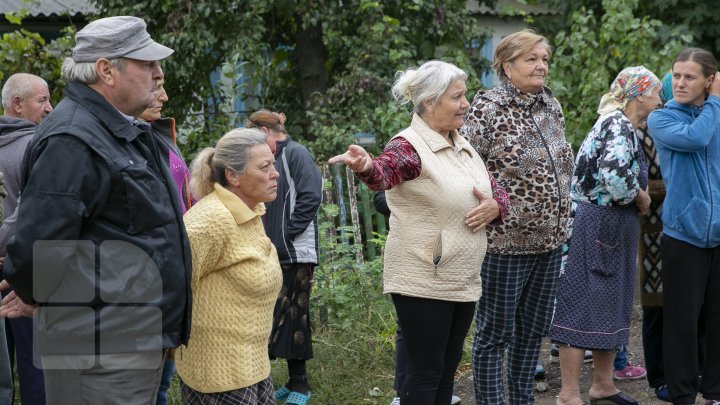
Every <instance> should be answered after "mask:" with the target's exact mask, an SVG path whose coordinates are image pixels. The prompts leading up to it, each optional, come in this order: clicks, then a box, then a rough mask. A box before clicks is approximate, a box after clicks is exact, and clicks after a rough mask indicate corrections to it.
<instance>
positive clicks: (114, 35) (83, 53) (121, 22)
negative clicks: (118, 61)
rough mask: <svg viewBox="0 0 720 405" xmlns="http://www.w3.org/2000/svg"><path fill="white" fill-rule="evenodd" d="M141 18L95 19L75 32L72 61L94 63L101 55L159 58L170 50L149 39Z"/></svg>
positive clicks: (168, 53) (164, 56) (139, 58)
mask: <svg viewBox="0 0 720 405" xmlns="http://www.w3.org/2000/svg"><path fill="white" fill-rule="evenodd" d="M146 28H147V25H146V24H145V21H143V19H142V18H138V17H131V16H118V17H108V18H101V19H99V20H95V21H93V22H91V23H90V24H88V25H86V26H85V28H83V29H81V30H80V31H78V32H77V34H75V48H73V55H72V58H73V60H74V61H75V62H95V61H96V60H98V59H100V58H107V59H115V58H120V57H124V58H130V59H137V60H161V59H165V58H167V57H168V56H170V55H171V54H172V53H173V52H175V51H173V50H172V49H170V48H168V47H166V46H165V45H161V44H158V43H157V42H155V41H153V40H152V38H150V34H148V32H147V29H146Z"/></svg>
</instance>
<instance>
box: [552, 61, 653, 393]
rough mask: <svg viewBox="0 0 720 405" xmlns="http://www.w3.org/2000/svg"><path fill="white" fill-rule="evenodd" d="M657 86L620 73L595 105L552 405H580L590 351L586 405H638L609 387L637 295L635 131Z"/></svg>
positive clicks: (557, 329) (561, 301) (556, 326)
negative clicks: (558, 388) (583, 372)
mask: <svg viewBox="0 0 720 405" xmlns="http://www.w3.org/2000/svg"><path fill="white" fill-rule="evenodd" d="M661 87H662V85H661V83H660V80H658V78H657V77H656V76H655V75H654V74H653V73H652V72H650V71H649V70H647V69H646V68H644V67H642V66H637V67H630V68H626V69H623V71H621V72H620V73H619V74H618V76H617V77H616V78H615V80H614V81H613V83H612V85H611V87H610V91H609V92H608V93H606V94H605V95H604V96H603V97H602V99H601V100H600V106H599V108H598V114H600V118H599V119H598V120H597V122H596V123H595V125H594V126H593V128H592V129H591V130H590V133H589V134H588V135H587V137H586V138H585V141H584V142H583V144H582V145H581V146H580V150H579V151H578V156H577V159H576V162H575V173H574V175H573V178H572V184H571V194H572V198H573V204H574V215H575V219H574V224H573V234H572V238H571V240H570V242H569V246H570V249H569V252H568V259H567V263H566V265H565V272H564V274H563V276H562V277H561V281H560V289H559V291H558V296H557V308H556V312H555V318H554V319H553V324H552V326H551V328H550V338H551V339H552V341H554V342H556V343H558V344H559V345H560V372H561V376H562V389H561V391H560V395H559V396H558V399H557V404H563V405H564V404H569V405H580V404H583V401H582V398H581V395H580V386H579V376H580V368H581V367H582V362H583V356H584V352H585V350H592V352H593V363H594V370H593V373H594V376H593V383H592V386H591V387H590V392H589V395H590V403H591V404H621V405H629V404H637V402H636V401H635V400H634V399H632V398H630V397H628V396H627V395H625V394H624V393H622V392H621V391H619V390H618V389H617V388H616V387H615V384H614V383H613V377H612V373H613V360H614V358H615V351H616V350H617V348H618V347H620V346H621V345H624V344H627V342H628V332H629V328H630V319H631V318H632V302H633V290H634V288H635V258H636V256H637V240H638V237H639V226H640V225H639V221H638V216H637V214H638V212H640V213H641V214H644V213H645V212H647V210H648V207H649V205H650V197H649V195H648V193H647V164H646V163H645V157H644V154H643V151H642V145H641V144H640V142H639V140H638V138H637V135H636V134H635V130H636V129H637V128H638V126H639V125H640V123H641V122H642V121H644V120H646V119H647V116H648V115H649V114H650V112H651V111H653V110H655V109H656V108H658V107H660V97H659V93H660V89H661Z"/></svg>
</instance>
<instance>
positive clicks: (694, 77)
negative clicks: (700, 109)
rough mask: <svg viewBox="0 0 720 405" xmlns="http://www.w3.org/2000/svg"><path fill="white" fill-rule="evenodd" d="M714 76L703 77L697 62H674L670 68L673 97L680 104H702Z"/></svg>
mask: <svg viewBox="0 0 720 405" xmlns="http://www.w3.org/2000/svg"><path fill="white" fill-rule="evenodd" d="M714 79H715V77H714V76H712V75H711V76H709V77H705V75H703V72H702V66H700V65H699V64H698V63H697V62H693V61H685V62H675V64H674V65H673V68H672V90H673V98H674V99H675V101H677V102H678V103H680V104H693V105H698V106H699V105H702V104H703V102H705V92H706V91H707V89H709V88H710V84H711V83H712V82H713V80H714Z"/></svg>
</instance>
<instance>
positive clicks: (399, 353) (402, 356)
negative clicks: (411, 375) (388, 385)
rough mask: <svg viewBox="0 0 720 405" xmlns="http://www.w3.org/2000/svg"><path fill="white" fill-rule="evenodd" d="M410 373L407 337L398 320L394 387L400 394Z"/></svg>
mask: <svg viewBox="0 0 720 405" xmlns="http://www.w3.org/2000/svg"><path fill="white" fill-rule="evenodd" d="M407 373H408V354H407V347H405V337H404V336H403V332H402V326H400V321H398V327H397V332H396V333H395V385H394V389H395V391H396V392H397V393H398V395H400V392H401V391H402V386H403V384H405V378H406V377H407Z"/></svg>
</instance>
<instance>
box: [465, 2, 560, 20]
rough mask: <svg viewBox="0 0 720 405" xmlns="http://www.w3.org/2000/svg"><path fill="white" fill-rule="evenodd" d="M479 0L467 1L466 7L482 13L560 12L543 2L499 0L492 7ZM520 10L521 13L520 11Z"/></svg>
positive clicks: (537, 13) (503, 14) (532, 13)
mask: <svg viewBox="0 0 720 405" xmlns="http://www.w3.org/2000/svg"><path fill="white" fill-rule="evenodd" d="M478 3H479V1H478V0H468V1H467V2H466V3H465V8H466V9H467V10H468V11H469V12H471V13H473V14H480V15H497V16H507V15H518V14H521V13H524V14H527V15H553V14H558V12H557V11H555V10H552V9H550V8H549V7H547V6H544V5H542V4H523V3H520V2H519V1H517V0H497V1H496V2H495V7H494V8H490V7H488V6H486V5H484V4H483V5H481V6H480V5H478ZM518 11H520V12H521V13H518Z"/></svg>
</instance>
